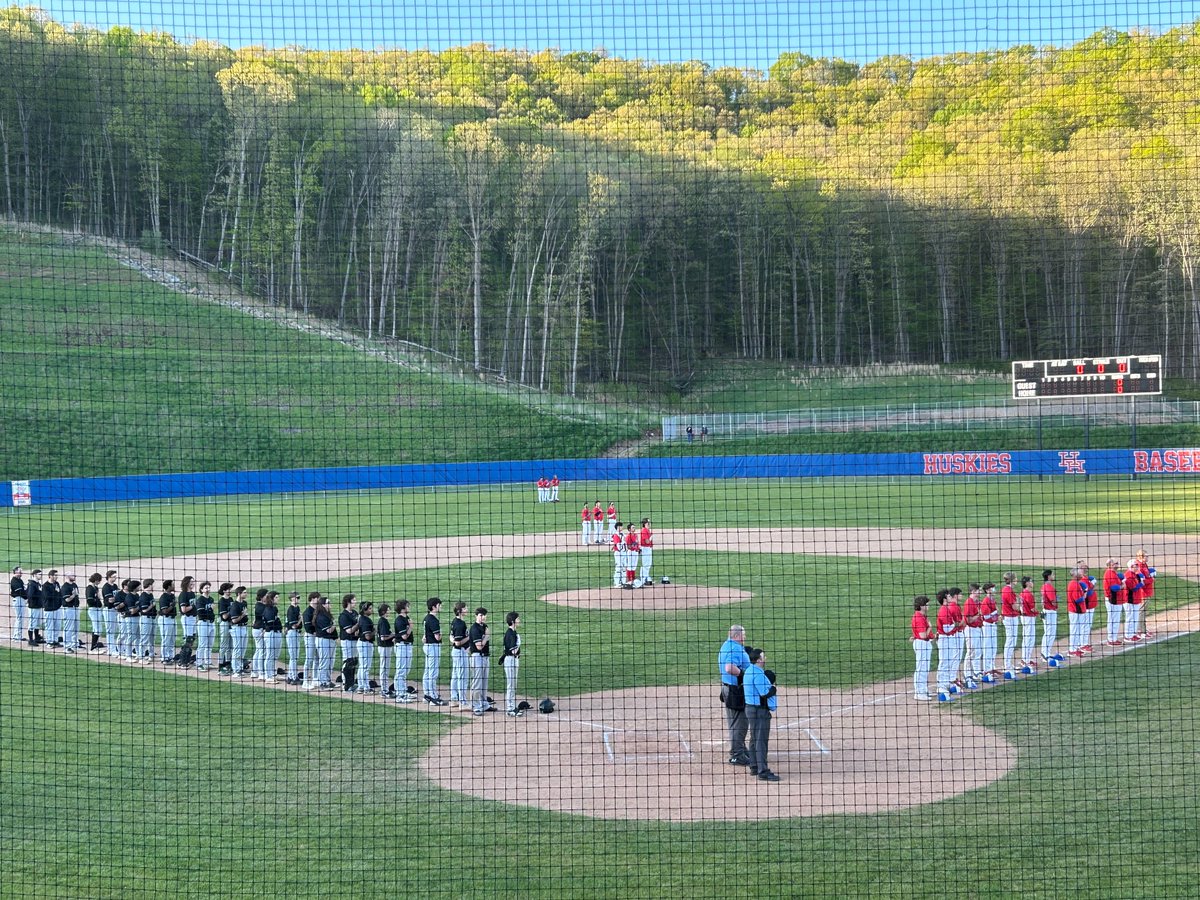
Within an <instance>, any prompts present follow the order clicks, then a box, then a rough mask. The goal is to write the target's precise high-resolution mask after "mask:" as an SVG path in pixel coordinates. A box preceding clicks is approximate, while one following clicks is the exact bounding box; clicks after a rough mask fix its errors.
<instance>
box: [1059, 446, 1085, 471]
mask: <svg viewBox="0 0 1200 900" xmlns="http://www.w3.org/2000/svg"><path fill="white" fill-rule="evenodd" d="M1085 462H1086V460H1082V459H1080V458H1079V451H1078V450H1059V451H1058V465H1059V468H1061V469H1062V470H1063V471H1064V472H1065V473H1066V474H1068V475H1086V474H1087V472H1086V470H1085V469H1084V468H1083V466H1084V463H1085Z"/></svg>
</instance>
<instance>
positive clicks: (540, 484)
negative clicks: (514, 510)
mask: <svg viewBox="0 0 1200 900" xmlns="http://www.w3.org/2000/svg"><path fill="white" fill-rule="evenodd" d="M549 495H550V486H549V485H548V484H547V483H546V476H545V475H541V476H538V480H537V498H538V503H545V502H546V498H547V497H548V496H549Z"/></svg>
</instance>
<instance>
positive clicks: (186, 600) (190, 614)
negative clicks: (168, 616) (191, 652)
mask: <svg viewBox="0 0 1200 900" xmlns="http://www.w3.org/2000/svg"><path fill="white" fill-rule="evenodd" d="M195 583H196V579H195V578H193V577H192V576H191V575H185V576H184V577H183V580H182V581H181V582H179V612H180V613H181V614H182V616H183V643H184V645H185V646H189V645H190V646H191V647H192V648H193V649H194V648H195V646H196V592H195V591H194V590H192V586H193V585H195Z"/></svg>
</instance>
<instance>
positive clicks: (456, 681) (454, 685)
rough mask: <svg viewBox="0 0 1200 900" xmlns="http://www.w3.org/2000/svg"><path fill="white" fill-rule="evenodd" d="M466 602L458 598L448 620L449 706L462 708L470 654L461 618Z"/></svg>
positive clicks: (464, 623)
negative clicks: (452, 613)
mask: <svg viewBox="0 0 1200 900" xmlns="http://www.w3.org/2000/svg"><path fill="white" fill-rule="evenodd" d="M466 609H467V604H465V603H463V602H462V601H461V600H459V601H458V602H457V603H455V604H454V618H453V619H451V620H450V708H451V709H462V708H464V707H466V706H467V705H468V704H467V677H468V675H467V667H468V666H469V665H470V662H469V659H468V657H469V656H470V653H469V648H468V647H467V630H468V629H467V621H466V619H464V618H463V614H464V613H465V612H466Z"/></svg>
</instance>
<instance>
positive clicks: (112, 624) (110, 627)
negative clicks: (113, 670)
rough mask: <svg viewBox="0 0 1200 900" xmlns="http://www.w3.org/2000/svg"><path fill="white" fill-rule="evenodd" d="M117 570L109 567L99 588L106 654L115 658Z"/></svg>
mask: <svg viewBox="0 0 1200 900" xmlns="http://www.w3.org/2000/svg"><path fill="white" fill-rule="evenodd" d="M118 587H119V585H118V584H117V572H116V570H115V569H109V570H108V571H107V572H106V573H105V574H104V584H103V585H102V586H101V588H100V603H101V604H102V605H103V609H104V635H105V642H106V643H107V644H108V655H109V657H110V658H112V659H115V658H116V657H117V656H118V653H117V649H118V648H117V643H118V629H119V628H120V624H119V623H118V621H117V610H116V608H115V607H114V606H113V596H114V595H115V594H116V593H117V588H118Z"/></svg>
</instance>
